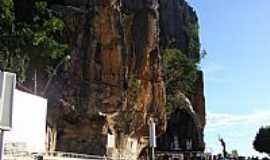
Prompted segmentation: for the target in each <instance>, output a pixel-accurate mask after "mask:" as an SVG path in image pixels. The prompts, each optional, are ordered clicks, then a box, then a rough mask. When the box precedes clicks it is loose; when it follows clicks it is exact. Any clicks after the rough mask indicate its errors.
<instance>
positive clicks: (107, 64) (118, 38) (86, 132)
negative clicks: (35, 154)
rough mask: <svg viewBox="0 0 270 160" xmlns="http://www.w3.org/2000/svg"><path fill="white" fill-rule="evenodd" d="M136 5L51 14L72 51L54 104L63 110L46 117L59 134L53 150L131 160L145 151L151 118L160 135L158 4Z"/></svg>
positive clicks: (108, 4) (150, 0)
mask: <svg viewBox="0 0 270 160" xmlns="http://www.w3.org/2000/svg"><path fill="white" fill-rule="evenodd" d="M134 2H135V1H129V0H126V1H123V3H120V2H119V1H115V0H110V1H108V0H99V1H94V0H92V1H89V3H88V4H87V3H86V5H82V6H80V5H78V4H85V3H84V1H82V2H80V1H76V2H75V1H67V2H66V3H68V4H69V5H70V6H65V5H58V6H53V7H52V8H53V9H54V10H55V11H56V12H57V13H58V14H59V15H60V16H62V18H63V20H64V22H65V24H66V39H67V40H68V42H69V44H70V45H71V46H72V62H71V71H70V72H69V73H67V74H68V77H69V78H68V80H67V81H65V84H64V85H63V88H62V93H61V98H60V99H62V100H63V102H65V103H66V104H65V103H62V104H61V105H63V106H64V107H62V108H63V109H62V110H61V111H55V112H50V113H51V115H50V114H49V117H57V118H50V119H51V124H53V125H52V126H53V127H54V128H57V129H58V136H57V137H58V139H57V144H56V149H57V150H62V151H72V152H78V153H86V154H98V155H104V154H109V156H113V157H119V154H122V156H123V155H129V156H130V157H129V159H136V158H137V157H138V155H139V153H140V152H141V150H142V149H143V148H144V147H145V146H146V145H147V136H148V119H149V118H150V117H153V118H154V119H155V121H156V123H157V125H158V126H159V127H158V133H162V132H164V130H165V127H166V117H165V108H164V106H165V88H164V82H163V79H162V74H161V64H160V52H159V27H158V26H159V16H158V11H157V9H158V2H157V0H147V3H146V1H136V3H134ZM67 107H68V108H69V109H64V108H67ZM54 108H61V107H59V106H58V107H54ZM53 113H60V114H59V115H53ZM52 115H53V116H52ZM108 134H109V135H110V136H109V139H110V140H111V141H112V144H109V146H108V145H107V142H108V141H107V140H108ZM113 141H115V143H113Z"/></svg>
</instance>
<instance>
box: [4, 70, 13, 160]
mask: <svg viewBox="0 0 270 160" xmlns="http://www.w3.org/2000/svg"><path fill="white" fill-rule="evenodd" d="M15 86H16V75H15V74H13V73H8V72H0V134H1V135H0V160H2V159H3V156H2V155H3V154H2V153H3V136H4V131H8V130H10V129H11V128H12V106H13V94H14V89H15Z"/></svg>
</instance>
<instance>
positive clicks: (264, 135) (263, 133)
mask: <svg viewBox="0 0 270 160" xmlns="http://www.w3.org/2000/svg"><path fill="white" fill-rule="evenodd" d="M253 147H254V149H255V150H257V151H258V152H261V153H263V152H264V153H267V154H270V126H268V127H265V128H263V127H261V128H260V129H259V132H258V133H257V135H256V137H255V140H254V141H253Z"/></svg>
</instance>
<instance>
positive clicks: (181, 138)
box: [157, 107, 204, 151]
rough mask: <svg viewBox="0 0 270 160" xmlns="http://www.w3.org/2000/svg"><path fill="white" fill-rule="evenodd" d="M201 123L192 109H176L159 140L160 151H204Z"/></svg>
mask: <svg viewBox="0 0 270 160" xmlns="http://www.w3.org/2000/svg"><path fill="white" fill-rule="evenodd" d="M202 144H203V143H202V134H201V131H200V122H199V120H198V118H197V115H196V113H195V112H194V111H193V110H192V109H190V108H188V107H187V108H181V109H176V110H175V112H173V113H172V115H171V117H170V119H169V120H168V126H167V130H166V132H165V134H163V135H162V136H160V137H159V138H158V139H157V150H159V151H203V150H204V149H203V148H204V147H203V145H202Z"/></svg>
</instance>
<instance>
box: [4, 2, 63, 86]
mask: <svg viewBox="0 0 270 160" xmlns="http://www.w3.org/2000/svg"><path fill="white" fill-rule="evenodd" d="M0 11H1V12H0V37H1V38H0V69H3V70H7V71H12V72H16V73H17V75H18V78H19V80H20V81H21V82H23V81H25V79H26V71H27V70H28V69H30V67H31V69H32V70H37V71H42V72H44V71H49V70H52V69H53V68H54V67H55V66H56V65H57V64H58V63H59V61H61V60H62V59H63V58H64V57H65V56H66V55H67V54H68V53H67V51H68V45H67V44H65V43H64V42H62V41H61V39H60V35H61V33H62V31H63V29H64V23H63V22H62V20H61V19H59V18H57V17H55V16H53V14H52V12H51V11H50V10H49V9H48V8H47V3H46V2H45V1H38V2H36V3H35V15H34V17H33V21H32V22H27V23H26V22H19V21H16V19H15V16H14V4H13V2H12V0H2V1H1V2H0ZM47 73H48V74H49V72H47Z"/></svg>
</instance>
